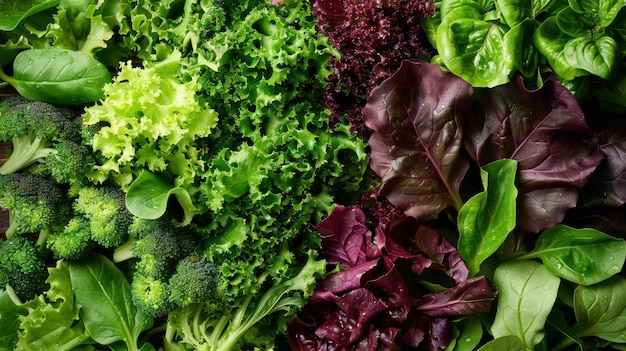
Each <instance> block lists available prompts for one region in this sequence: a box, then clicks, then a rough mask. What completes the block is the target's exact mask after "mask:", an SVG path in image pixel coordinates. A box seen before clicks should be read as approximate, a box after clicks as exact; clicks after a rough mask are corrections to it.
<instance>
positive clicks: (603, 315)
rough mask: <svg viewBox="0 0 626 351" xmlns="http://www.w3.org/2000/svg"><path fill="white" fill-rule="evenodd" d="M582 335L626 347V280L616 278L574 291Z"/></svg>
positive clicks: (576, 311) (575, 306)
mask: <svg viewBox="0 0 626 351" xmlns="http://www.w3.org/2000/svg"><path fill="white" fill-rule="evenodd" d="M574 312H575V314H576V320H577V321H578V324H579V326H580V328H581V331H580V332H579V335H581V336H596V337H599V338H602V339H604V340H608V341H612V342H618V343H626V280H624V278H622V277H619V276H615V277H613V278H610V279H608V280H606V281H604V282H602V283H599V284H596V285H592V286H582V285H581V286H578V287H577V288H576V289H575V290H574Z"/></svg>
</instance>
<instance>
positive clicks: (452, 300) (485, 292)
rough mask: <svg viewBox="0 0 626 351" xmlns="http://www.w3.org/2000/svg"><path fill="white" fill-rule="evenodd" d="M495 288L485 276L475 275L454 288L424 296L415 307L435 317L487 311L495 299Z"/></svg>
mask: <svg viewBox="0 0 626 351" xmlns="http://www.w3.org/2000/svg"><path fill="white" fill-rule="evenodd" d="M494 290H495V288H494V287H493V286H492V285H491V284H490V283H489V281H487V279H486V278H485V277H482V276H481V277H474V278H470V279H468V280H465V281H463V282H461V283H460V284H458V285H456V286H454V287H452V288H449V289H446V290H442V291H438V292H434V293H431V294H428V295H425V296H423V297H422V298H420V299H419V300H418V301H417V303H416V305H415V309H416V310H418V311H420V312H422V313H424V314H427V315H429V316H433V317H443V316H454V315H458V316H463V315H472V314H475V313H478V312H487V311H489V309H490V308H491V304H492V303H493V301H494V299H495V293H494Z"/></svg>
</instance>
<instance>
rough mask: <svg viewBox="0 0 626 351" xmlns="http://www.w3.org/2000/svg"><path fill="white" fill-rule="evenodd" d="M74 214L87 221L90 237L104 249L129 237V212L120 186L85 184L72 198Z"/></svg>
mask: <svg viewBox="0 0 626 351" xmlns="http://www.w3.org/2000/svg"><path fill="white" fill-rule="evenodd" d="M74 211H75V214H78V215H82V216H84V217H86V218H87V219H88V220H89V223H90V230H91V238H92V239H93V240H94V241H95V242H97V243H98V244H100V245H102V246H103V247H105V248H111V247H116V246H120V245H122V244H123V243H124V242H126V241H127V240H128V238H129V235H128V227H129V226H130V224H131V223H132V221H133V215H132V214H131V213H130V212H129V211H128V209H127V208H126V202H125V193H124V191H123V190H122V189H120V188H115V187H107V186H85V187H83V188H80V190H79V191H78V195H77V197H76V198H75V199H74Z"/></svg>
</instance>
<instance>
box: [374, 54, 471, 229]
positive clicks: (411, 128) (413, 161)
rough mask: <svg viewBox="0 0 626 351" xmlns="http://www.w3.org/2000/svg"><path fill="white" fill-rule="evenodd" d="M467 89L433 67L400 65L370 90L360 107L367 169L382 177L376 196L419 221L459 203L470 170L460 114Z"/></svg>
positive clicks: (465, 109)
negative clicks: (366, 129) (367, 149)
mask: <svg viewBox="0 0 626 351" xmlns="http://www.w3.org/2000/svg"><path fill="white" fill-rule="evenodd" d="M472 91H473V89H472V87H471V86H470V85H469V84H468V83H466V82H465V81H463V80H462V79H460V78H458V77H456V76H454V75H453V74H451V73H447V72H443V71H441V69H440V68H439V66H437V65H432V64H428V63H426V62H423V61H404V62H403V63H402V65H401V66H400V68H399V69H398V71H396V72H395V73H394V74H393V75H392V76H391V77H390V78H389V79H387V80H385V81H384V82H383V83H381V84H380V85H379V86H377V87H376V88H374V89H373V90H372V92H371V94H370V95H369V97H368V100H367V104H366V106H365V107H364V108H363V115H364V118H365V124H366V125H367V126H368V127H369V128H371V129H372V130H373V131H374V133H373V134H372V136H371V137H370V139H369V145H370V148H371V156H370V167H371V168H372V169H373V170H374V172H376V174H378V175H379V176H380V177H381V179H382V185H381V187H380V190H379V193H380V194H381V195H383V196H385V197H386V198H387V199H388V200H389V201H390V202H391V203H392V204H394V205H395V206H397V207H398V208H399V209H401V210H402V211H404V212H405V213H406V214H407V215H409V216H412V217H415V218H416V219H418V220H429V219H433V218H436V217H437V216H438V215H439V213H440V212H441V211H443V210H444V209H446V208H447V207H449V206H453V207H455V208H456V209H457V210H458V209H459V208H460V207H461V206H462V204H463V202H462V200H461V196H460V195H459V187H460V184H461V181H462V180H463V177H464V176H465V174H466V172H467V170H468V168H469V161H470V159H469V157H468V156H467V154H466V153H465V150H464V146H463V127H462V120H463V115H464V114H466V113H468V110H469V109H470V107H471V97H472Z"/></svg>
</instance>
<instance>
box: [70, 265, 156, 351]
mask: <svg viewBox="0 0 626 351" xmlns="http://www.w3.org/2000/svg"><path fill="white" fill-rule="evenodd" d="M69 271H70V279H71V281H72V288H73V290H74V294H75V295H76V301H77V302H78V303H79V304H80V305H81V306H82V308H81V311H80V315H81V319H82V320H83V322H84V324H85V328H86V329H87V332H88V333H89V335H90V336H91V338H92V339H94V340H95V341H96V342H98V343H99V344H101V345H110V344H113V343H115V342H118V341H123V342H124V343H125V344H126V346H127V348H126V350H138V348H137V343H138V339H139V335H140V334H141V333H142V332H143V331H144V330H147V329H148V328H150V327H151V326H152V324H153V319H152V318H150V317H148V316H146V315H145V314H143V313H142V312H141V311H140V310H139V309H137V307H136V306H135V305H134V304H133V301H132V297H131V293H130V283H129V282H128V280H126V277H125V276H124V274H123V273H122V271H120V270H119V269H118V268H117V267H116V266H115V264H113V262H111V261H110V260H109V259H107V258H106V257H104V256H102V255H100V254H91V255H87V256H86V257H84V258H82V259H81V260H79V261H72V262H70V269H69Z"/></svg>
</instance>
